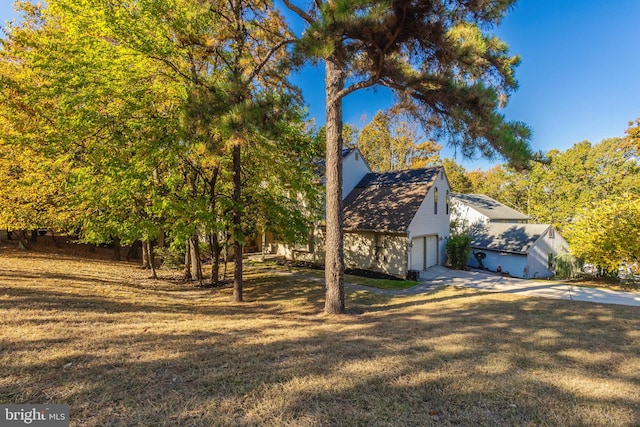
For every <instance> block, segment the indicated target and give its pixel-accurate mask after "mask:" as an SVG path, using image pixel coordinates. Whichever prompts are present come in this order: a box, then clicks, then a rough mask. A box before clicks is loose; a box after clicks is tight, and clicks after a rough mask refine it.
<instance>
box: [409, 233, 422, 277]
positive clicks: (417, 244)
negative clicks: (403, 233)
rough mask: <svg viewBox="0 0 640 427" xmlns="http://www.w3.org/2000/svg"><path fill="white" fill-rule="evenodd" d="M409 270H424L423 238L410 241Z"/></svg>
mask: <svg viewBox="0 0 640 427" xmlns="http://www.w3.org/2000/svg"><path fill="white" fill-rule="evenodd" d="M411 270H417V271H422V270H424V237H416V238H415V239H413V240H411Z"/></svg>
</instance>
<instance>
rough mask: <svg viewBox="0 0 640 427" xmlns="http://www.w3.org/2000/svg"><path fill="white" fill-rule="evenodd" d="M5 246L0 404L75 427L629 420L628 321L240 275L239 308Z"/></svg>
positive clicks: (457, 296)
mask: <svg viewBox="0 0 640 427" xmlns="http://www.w3.org/2000/svg"><path fill="white" fill-rule="evenodd" d="M160 273H161V277H162V279H163V280H160V281H157V282H155V281H152V280H150V279H149V278H148V276H149V274H148V273H147V272H145V271H142V270H139V269H137V268H136V266H135V265H132V264H127V263H117V264H114V263H111V262H109V261H105V260H86V259H79V258H74V257H64V256H62V255H60V254H55V255H53V256H50V255H47V254H46V253H17V252H14V251H8V250H7V249H6V248H4V249H0V323H1V329H0V330H1V335H0V370H1V375H0V402H1V403H25V402H32V403H66V404H69V405H70V407H71V417H72V423H71V424H72V425H77V426H105V425H116V426H119V425H122V426H124V425H127V426H133V425H141V426H153V425H166V426H209V425H243V426H244V425H274V426H283V425H298V426H325V425H344V426H358V425H360V426H370V425H379V426H407V425H431V424H433V425H518V426H522V425H525V426H526V425H602V426H604V425H606V426H611V425H638V424H640V316H639V315H640V310H639V309H638V308H633V307H620V306H606V305H597V304H589V303H578V302H569V301H556V300H543V299H533V298H524V297H516V296H513V295H502V294H479V293H476V292H474V291H471V290H458V289H453V288H449V289H445V290H441V291H438V292H436V293H433V294H429V295H422V296H414V297H388V296H380V295H376V294H370V293H366V292H362V291H359V292H357V293H350V294H349V295H348V306H349V307H350V313H349V314H348V315H343V316H336V317H327V316H324V315H323V314H322V313H321V311H322V299H323V290H322V286H321V284H319V281H318V280H315V279H304V278H300V277H299V276H297V275H295V274H294V273H291V272H288V271H286V270H283V269H281V270H275V271H274V270H273V267H269V268H267V267H251V270H249V271H248V272H247V274H246V299H247V301H246V302H245V303H242V304H232V303H230V300H231V290H230V289H228V288H224V289H198V288H194V287H192V286H190V285H186V284H181V283H180V282H179V281H177V280H175V279H176V277H177V275H176V274H175V273H172V272H167V271H161V272H160Z"/></svg>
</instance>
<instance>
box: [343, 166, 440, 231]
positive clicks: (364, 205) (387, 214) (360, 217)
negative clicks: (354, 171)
mask: <svg viewBox="0 0 640 427" xmlns="http://www.w3.org/2000/svg"><path fill="white" fill-rule="evenodd" d="M440 169H441V167H433V168H426V169H411V170H406V171H397V172H385V173H369V174H367V175H365V177H364V178H362V180H361V181H360V183H359V184H358V185H357V186H356V187H355V188H354V189H353V191H352V192H351V193H350V194H349V195H348V196H347V198H346V199H345V200H344V228H345V230H370V231H386V232H394V233H405V232H406V231H407V228H408V227H409V224H411V221H412V220H413V218H414V216H415V215H416V213H417V212H418V209H419V208H420V205H421V204H422V202H423V200H424V198H425V197H426V196H427V193H428V192H429V189H430V188H431V186H432V185H433V183H434V181H435V179H436V178H437V177H438V173H439V172H440Z"/></svg>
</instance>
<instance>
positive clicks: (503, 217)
mask: <svg viewBox="0 0 640 427" xmlns="http://www.w3.org/2000/svg"><path fill="white" fill-rule="evenodd" d="M451 203H452V222H453V223H454V224H456V225H457V227H458V229H457V231H458V232H461V231H463V230H464V232H466V233H467V234H469V235H470V236H471V239H472V241H471V248H472V251H473V254H472V255H471V256H470V257H469V266H471V267H475V268H486V269H488V270H491V271H500V272H502V273H505V274H509V275H510V276H513V277H524V278H534V277H551V276H553V275H554V272H553V270H552V268H553V260H554V259H555V257H556V256H558V255H559V254H563V253H566V252H567V251H568V247H569V244H568V243H567V241H566V240H565V239H564V238H563V237H562V236H561V235H560V234H559V233H558V232H557V231H556V230H555V229H554V228H553V227H552V226H551V225H549V224H528V223H527V222H528V217H527V216H526V215H524V214H522V213H520V212H518V211H516V210H514V209H511V208H509V207H508V206H505V205H503V204H502V203H500V202H498V201H496V200H493V199H491V198H490V197H487V196H484V195H481V194H454V195H453V196H452V202H451Z"/></svg>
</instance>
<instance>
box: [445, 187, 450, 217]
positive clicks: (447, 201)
mask: <svg viewBox="0 0 640 427" xmlns="http://www.w3.org/2000/svg"><path fill="white" fill-rule="evenodd" d="M446 203H447V212H446V214H447V215H449V190H447V200H446Z"/></svg>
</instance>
